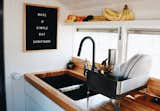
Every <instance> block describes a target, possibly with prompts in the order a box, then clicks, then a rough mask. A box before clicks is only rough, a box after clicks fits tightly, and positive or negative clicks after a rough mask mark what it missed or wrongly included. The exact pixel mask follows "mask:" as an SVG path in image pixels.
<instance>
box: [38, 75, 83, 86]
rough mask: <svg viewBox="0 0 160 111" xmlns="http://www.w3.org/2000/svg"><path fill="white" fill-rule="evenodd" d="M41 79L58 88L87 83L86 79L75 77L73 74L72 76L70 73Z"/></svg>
mask: <svg viewBox="0 0 160 111" xmlns="http://www.w3.org/2000/svg"><path fill="white" fill-rule="evenodd" d="M41 79H42V80H43V81H45V82H46V83H48V84H49V85H51V86H53V87H54V88H56V89H59V88H63V87H67V86H72V85H76V84H84V83H85V81H83V80H80V79H78V78H75V77H73V76H70V75H69V74H63V75H59V76H50V77H45V78H41Z"/></svg>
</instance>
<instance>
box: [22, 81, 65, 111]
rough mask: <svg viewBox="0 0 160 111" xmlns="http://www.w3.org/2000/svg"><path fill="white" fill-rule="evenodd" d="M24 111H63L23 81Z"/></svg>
mask: <svg viewBox="0 0 160 111" xmlns="http://www.w3.org/2000/svg"><path fill="white" fill-rule="evenodd" d="M25 98H26V111H64V109H62V108H61V107H60V106H59V105H57V104H56V103H55V102H53V101H51V100H50V99H49V98H48V97H47V96H45V95H44V94H42V93H41V92H40V91H39V90H38V89H36V88H35V87H33V86H32V85H31V84H29V83H28V82H27V81H25Z"/></svg>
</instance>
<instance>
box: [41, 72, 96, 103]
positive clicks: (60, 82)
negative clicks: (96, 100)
mask: <svg viewBox="0 0 160 111" xmlns="http://www.w3.org/2000/svg"><path fill="white" fill-rule="evenodd" d="M41 79H42V80H43V81H45V82H46V83H48V84H49V85H51V86H52V87H54V88H56V89H57V90H59V91H61V90H60V89H61V88H65V87H69V86H71V87H72V86H75V85H79V87H78V88H75V89H73V90H69V91H64V92H63V91H61V92H62V93H63V94H65V95H66V96H68V97H70V98H71V99H73V100H79V99H83V98H87V91H88V87H87V85H86V82H85V81H83V80H80V79H78V78H76V77H73V76H71V75H69V74H63V75H59V76H51V77H45V78H41ZM95 94H97V92H94V91H90V94H89V96H92V95H95Z"/></svg>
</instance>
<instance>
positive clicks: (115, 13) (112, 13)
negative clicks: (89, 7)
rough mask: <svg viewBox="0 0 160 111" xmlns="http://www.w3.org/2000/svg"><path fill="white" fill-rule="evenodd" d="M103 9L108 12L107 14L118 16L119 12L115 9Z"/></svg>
mask: <svg viewBox="0 0 160 111" xmlns="http://www.w3.org/2000/svg"><path fill="white" fill-rule="evenodd" d="M104 10H105V12H106V13H108V14H109V15H111V16H116V17H118V16H119V12H117V11H115V10H111V9H108V8H106V9H104Z"/></svg>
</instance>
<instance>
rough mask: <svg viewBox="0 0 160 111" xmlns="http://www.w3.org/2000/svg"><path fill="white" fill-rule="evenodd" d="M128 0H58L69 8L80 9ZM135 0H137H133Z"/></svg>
mask: <svg viewBox="0 0 160 111" xmlns="http://www.w3.org/2000/svg"><path fill="white" fill-rule="evenodd" d="M127 1H129V0H59V2H61V3H62V4H63V5H65V6H66V7H68V9H70V10H81V9H83V8H94V7H99V6H105V5H106V6H109V5H112V4H115V3H116V4H119V3H122V2H127ZM134 1H137V0H134Z"/></svg>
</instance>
